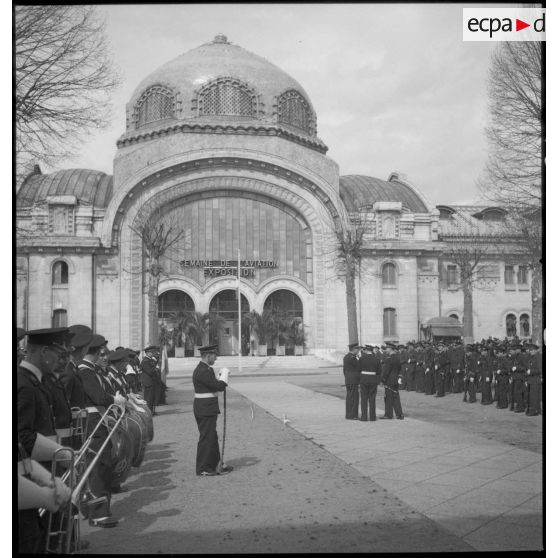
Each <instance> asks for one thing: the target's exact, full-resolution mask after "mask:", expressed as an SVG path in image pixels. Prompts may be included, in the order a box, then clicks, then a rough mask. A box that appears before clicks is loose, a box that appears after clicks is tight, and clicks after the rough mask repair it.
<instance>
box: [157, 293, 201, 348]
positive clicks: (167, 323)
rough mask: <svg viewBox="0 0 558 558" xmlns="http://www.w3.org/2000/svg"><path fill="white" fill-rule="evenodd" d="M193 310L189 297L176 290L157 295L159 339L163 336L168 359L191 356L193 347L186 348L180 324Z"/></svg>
mask: <svg viewBox="0 0 558 558" xmlns="http://www.w3.org/2000/svg"><path fill="white" fill-rule="evenodd" d="M195 309H196V307H195V304H194V301H193V300H192V298H191V297H190V295H188V294H186V293H185V292H183V291H179V290H178V289H171V290H169V291H165V292H164V293H162V294H160V295H159V305H158V317H159V330H160V337H163V335H164V340H165V344H166V346H167V351H168V355H169V357H174V356H193V354H194V350H193V347H186V345H187V344H188V343H187V339H186V336H185V332H184V331H182V328H181V324H183V323H184V319H185V318H186V316H187V314H188V313H189V312H194V311H195ZM187 353H188V354H187ZM190 353H191V354H190Z"/></svg>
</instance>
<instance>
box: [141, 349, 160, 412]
mask: <svg viewBox="0 0 558 558" xmlns="http://www.w3.org/2000/svg"><path fill="white" fill-rule="evenodd" d="M150 349H155V347H147V348H146V349H145V350H146V352H148V351H149V350H150ZM141 383H142V385H143V398H144V399H145V402H146V403H147V406H148V407H149V409H150V410H151V412H152V413H153V414H155V406H156V404H157V401H158V400H159V390H160V384H161V377H160V375H159V370H158V368H157V359H156V358H155V357H152V356H150V355H149V354H148V355H147V356H145V357H144V359H143V360H142V361H141Z"/></svg>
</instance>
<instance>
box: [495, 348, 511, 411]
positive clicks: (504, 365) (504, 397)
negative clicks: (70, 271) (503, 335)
mask: <svg viewBox="0 0 558 558" xmlns="http://www.w3.org/2000/svg"><path fill="white" fill-rule="evenodd" d="M511 369H512V359H511V356H510V355H507V354H505V353H502V354H500V355H499V356H498V357H496V373H495V376H496V408H498V409H507V408H508V404H509V399H508V395H509V391H510V377H511Z"/></svg>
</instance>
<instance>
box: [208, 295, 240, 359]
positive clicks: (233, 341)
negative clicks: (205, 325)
mask: <svg viewBox="0 0 558 558" xmlns="http://www.w3.org/2000/svg"><path fill="white" fill-rule="evenodd" d="M240 312H241V314H242V316H244V315H245V314H248V313H249V312H250V304H249V303H248V300H247V299H246V297H245V296H244V295H243V294H242V293H241V294H240ZM209 315H210V328H209V342H210V343H217V344H218V346H219V354H220V355H237V354H238V299H237V293H236V291H235V290H233V289H227V290H224V291H221V292H219V293H217V294H216V295H215V296H214V297H213V298H212V299H211V302H210V303H209ZM241 338H242V343H241V347H242V354H243V355H247V354H249V350H250V330H249V328H248V325H247V324H246V323H245V321H244V320H242V324H241Z"/></svg>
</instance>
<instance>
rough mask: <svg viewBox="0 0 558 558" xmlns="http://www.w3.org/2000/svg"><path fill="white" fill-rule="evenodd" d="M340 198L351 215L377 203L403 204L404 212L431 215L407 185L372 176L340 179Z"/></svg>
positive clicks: (341, 177)
mask: <svg viewBox="0 0 558 558" xmlns="http://www.w3.org/2000/svg"><path fill="white" fill-rule="evenodd" d="M339 196H340V197H341V200H342V201H343V203H344V204H345V207H346V208H347V210H348V211H349V213H355V212H358V211H359V210H360V209H361V208H363V207H367V208H371V207H372V206H373V205H374V203H375V202H379V201H386V202H401V205H402V206H403V210H404V211H405V210H406V211H410V212H412V213H430V212H429V210H428V207H427V206H426V203H425V202H424V201H423V200H422V199H421V197H420V196H419V195H418V194H417V193H416V192H415V191H414V190H413V189H412V188H411V187H410V186H408V185H407V184H403V183H402V182H399V181H397V180H394V179H393V177H392V176H390V180H389V181H386V180H381V179H379V178H374V177H372V176H364V175H347V176H340V177H339Z"/></svg>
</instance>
